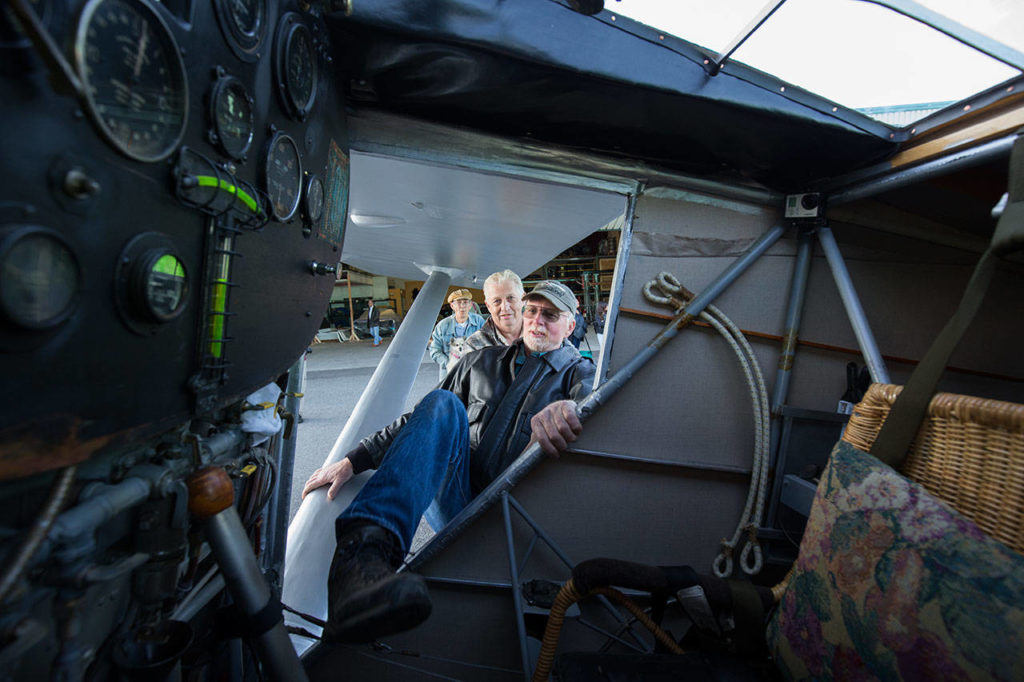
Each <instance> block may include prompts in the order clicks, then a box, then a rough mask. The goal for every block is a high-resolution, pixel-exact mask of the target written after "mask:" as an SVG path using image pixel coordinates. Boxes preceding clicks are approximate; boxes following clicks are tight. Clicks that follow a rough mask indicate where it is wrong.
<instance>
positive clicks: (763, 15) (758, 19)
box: [711, 0, 786, 76]
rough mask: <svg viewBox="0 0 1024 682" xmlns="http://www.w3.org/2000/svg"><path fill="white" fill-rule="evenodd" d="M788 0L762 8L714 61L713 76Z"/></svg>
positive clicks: (774, 1) (773, 0)
mask: <svg viewBox="0 0 1024 682" xmlns="http://www.w3.org/2000/svg"><path fill="white" fill-rule="evenodd" d="M784 2H786V0H771V1H770V2H769V3H768V4H767V5H765V6H764V7H762V8H761V10H760V11H759V12H758V13H757V14H756V15H754V18H753V19H751V20H750V22H749V23H748V24H747V25H746V26H744V27H743V28H742V29H741V30H740V32H739V33H738V34H737V35H736V37H734V38H733V39H732V41H731V42H730V43H729V44H728V45H727V46H726V47H725V49H724V50H722V52H721V54H719V55H718V56H717V57H716V58H715V61H714V69H713V70H712V73H711V75H712V76H717V75H718V72H719V71H720V70H721V69H722V66H723V65H724V64H725V62H726V61H727V60H728V59H729V57H731V56H732V53H733V52H735V51H736V50H738V49H739V48H740V45H742V44H743V43H745V42H747V39H749V38H750V36H752V35H754V32H755V31H756V30H757V29H759V28H761V26H762V25H763V24H764V22H766V21H768V18H769V17H771V15H773V14H775V11H776V10H778V9H779V8H780V7H782V4H783V3H784Z"/></svg>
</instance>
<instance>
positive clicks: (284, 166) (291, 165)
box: [265, 132, 302, 222]
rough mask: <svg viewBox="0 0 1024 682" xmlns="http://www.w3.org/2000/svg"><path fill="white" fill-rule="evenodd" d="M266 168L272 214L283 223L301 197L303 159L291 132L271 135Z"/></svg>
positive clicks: (297, 204) (295, 207) (293, 210)
mask: <svg viewBox="0 0 1024 682" xmlns="http://www.w3.org/2000/svg"><path fill="white" fill-rule="evenodd" d="M265 169H266V183H267V184H266V188H267V196H269V197H270V213H271V215H273V216H274V217H275V218H277V219H278V220H280V221H282V222H284V221H288V220H291V219H292V216H294V215H295V211H296V210H297V209H298V207H299V199H300V198H301V197H302V160H301V159H300V158H299V148H298V146H297V145H296V144H295V140H293V139H292V138H291V136H290V135H287V134H285V133H282V132H277V133H275V134H274V136H273V137H272V138H271V140H270V145H269V147H268V149H267V158H266V162H265Z"/></svg>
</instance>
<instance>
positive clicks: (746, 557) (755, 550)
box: [740, 540, 764, 575]
mask: <svg viewBox="0 0 1024 682" xmlns="http://www.w3.org/2000/svg"><path fill="white" fill-rule="evenodd" d="M751 554H753V555H754V562H753V563H750V555H751ZM763 565H764V558H763V556H762V554H761V545H760V544H759V543H758V542H757V540H750V541H749V542H747V544H746V545H744V546H743V551H742V552H741V553H740V568H742V569H743V572H744V573H746V574H747V575H757V574H758V573H760V572H761V567H762V566H763Z"/></svg>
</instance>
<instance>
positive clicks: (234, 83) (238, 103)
mask: <svg viewBox="0 0 1024 682" xmlns="http://www.w3.org/2000/svg"><path fill="white" fill-rule="evenodd" d="M210 99H211V104H212V106H213V131H214V135H215V138H214V139H215V140H216V142H217V144H218V145H220V148H221V149H222V150H223V151H224V153H225V154H227V155H228V156H230V157H231V158H233V159H238V160H241V159H243V158H244V157H245V153H246V152H247V151H249V145H250V144H251V143H252V135H253V103H252V99H251V98H250V97H249V93H247V92H246V91H245V86H244V85H242V82H241V81H240V80H238V79H237V78H234V77H232V76H224V77H223V78H221V79H220V80H219V81H217V83H216V84H215V85H214V86H213V95H212V96H211V98H210Z"/></svg>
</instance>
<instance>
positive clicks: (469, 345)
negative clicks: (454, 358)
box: [466, 317, 510, 353]
mask: <svg viewBox="0 0 1024 682" xmlns="http://www.w3.org/2000/svg"><path fill="white" fill-rule="evenodd" d="M508 345H510V344H509V342H508V341H506V340H505V337H504V336H502V335H501V332H499V331H498V328H497V327H496V326H495V324H494V318H493V317H488V318H487V321H486V322H484V326H483V327H481V328H480V329H478V330H477V331H475V332H473V335H472V336H470V337H469V338H468V339H466V352H467V353H468V352H469V351H473V350H480V349H481V348H487V347H488V346H508Z"/></svg>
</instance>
